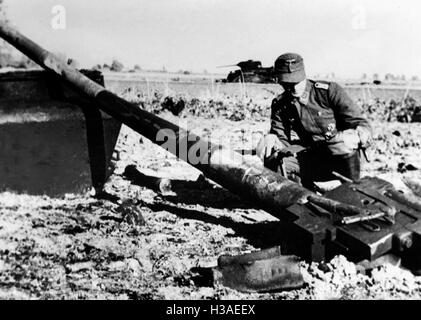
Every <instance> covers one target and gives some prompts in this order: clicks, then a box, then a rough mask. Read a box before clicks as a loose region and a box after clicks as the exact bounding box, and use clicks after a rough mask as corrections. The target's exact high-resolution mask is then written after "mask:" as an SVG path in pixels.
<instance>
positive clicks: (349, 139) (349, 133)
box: [342, 129, 360, 150]
mask: <svg viewBox="0 0 421 320" xmlns="http://www.w3.org/2000/svg"><path fill="white" fill-rule="evenodd" d="M342 141H343V142H344V144H345V147H346V148H348V149H349V150H356V149H358V146H359V144H360V136H359V135H358V131H357V130H355V129H347V130H344V131H342Z"/></svg>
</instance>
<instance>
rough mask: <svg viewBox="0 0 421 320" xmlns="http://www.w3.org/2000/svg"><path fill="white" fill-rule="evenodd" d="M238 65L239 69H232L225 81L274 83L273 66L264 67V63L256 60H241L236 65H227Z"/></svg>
mask: <svg viewBox="0 0 421 320" xmlns="http://www.w3.org/2000/svg"><path fill="white" fill-rule="evenodd" d="M234 66H235V67H238V68H239V69H238V70H235V71H231V72H230V73H229V74H228V76H227V79H226V80H225V81H224V82H252V83H274V82H275V78H274V77H273V73H272V67H262V63H261V62H260V61H256V60H247V61H241V62H239V63H237V64H236V65H231V66H227V67H234Z"/></svg>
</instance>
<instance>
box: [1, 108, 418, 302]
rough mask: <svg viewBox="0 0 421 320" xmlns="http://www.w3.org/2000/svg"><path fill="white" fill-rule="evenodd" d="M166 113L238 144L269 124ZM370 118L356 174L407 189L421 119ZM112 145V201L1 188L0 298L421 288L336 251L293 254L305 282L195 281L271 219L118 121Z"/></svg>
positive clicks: (397, 292)
mask: <svg viewBox="0 0 421 320" xmlns="http://www.w3.org/2000/svg"><path fill="white" fill-rule="evenodd" d="M163 116H164V117H165V118H167V119H168V120H170V121H173V122H175V123H179V124H180V125H182V126H184V127H187V128H188V129H190V130H192V131H193V132H195V133H196V134H199V135H201V136H209V135H210V137H211V138H212V139H215V140H216V141H221V140H220V139H228V141H229V143H230V144H231V146H232V147H234V148H236V149H242V148H243V149H250V147H251V146H252V145H253V143H255V141H256V139H258V137H259V135H260V134H262V133H263V132H266V131H267V129H268V126H269V123H268V121H260V122H256V121H251V120H249V119H248V120H242V121H235V122H233V121H229V120H221V119H203V118H197V117H187V118H184V119H182V120H181V121H179V119H178V118H177V117H175V116H173V115H170V114H169V113H166V114H164V115H163ZM374 129H375V142H376V145H375V147H374V148H372V149H371V150H370V151H369V156H370V157H371V159H372V160H373V161H372V162H370V163H365V164H364V175H371V176H378V177H380V178H383V179H386V180H388V181H391V182H392V183H394V184H395V185H396V186H397V187H398V188H400V189H404V190H405V185H404V184H403V183H402V180H401V178H402V177H405V176H409V177H412V178H415V179H418V181H421V170H420V165H421V162H420V159H421V146H420V144H421V126H420V124H419V123H380V122H375V123H374ZM253 133H254V134H253ZM223 141H226V140H223ZM117 151H118V155H117V156H116V159H117V160H116V162H115V164H116V170H115V173H114V174H113V175H112V176H111V178H110V180H109V182H108V183H107V185H106V190H107V192H109V193H110V194H112V195H114V196H116V197H118V198H119V199H120V200H119V201H115V200H116V199H114V200H113V199H111V200H113V201H111V200H97V199H94V198H92V197H90V195H89V194H85V195H71V194H69V195H66V196H65V197H63V198H59V199H52V198H49V197H46V196H29V195H17V194H13V193H10V192H5V193H1V194H0V210H1V214H0V298H1V299H183V300H184V299H389V298H391V299H419V298H421V277H415V276H414V275H412V274H411V273H410V272H408V271H404V270H402V269H399V268H397V267H391V266H387V267H381V268H378V269H375V270H374V271H373V272H372V274H371V276H367V275H363V274H361V273H358V272H357V269H356V266H355V265H354V264H353V263H350V262H348V261H347V260H346V258H344V257H342V256H338V257H335V258H334V259H333V260H332V261H331V262H330V263H328V264H327V265H324V267H323V268H319V265H318V264H317V263H312V264H311V265H308V264H306V263H304V262H302V263H301V267H302V272H303V274H304V278H305V281H306V283H307V285H306V287H305V288H303V289H300V290H293V291H288V292H278V293H270V294H269V293H266V294H245V293H240V292H237V291H235V290H232V289H228V288H225V287H222V286H219V285H216V286H210V285H209V284H207V283H205V282H203V283H201V282H200V281H198V279H197V275H196V274H195V273H194V272H193V271H192V270H191V269H192V268H194V267H210V266H215V265H216V262H217V258H218V256H220V255H221V254H224V253H228V254H238V253H244V252H248V251H251V250H255V249H260V248H267V247H270V246H274V245H277V244H278V241H279V236H280V235H279V227H278V224H277V219H276V218H274V217H273V216H271V215H269V214H268V213H266V212H265V211H263V210H259V209H256V208H255V207H254V205H253V203H247V202H245V201H243V200H241V199H239V198H238V197H237V196H235V195H233V194H232V193H230V192H229V191H227V190H225V189H223V188H221V187H219V186H218V185H215V184H213V183H210V182H208V181H205V180H203V179H201V178H199V177H200V172H198V171H197V170H196V169H194V168H192V167H190V166H189V165H187V164H186V163H183V162H181V161H179V160H177V159H176V158H175V157H174V156H172V155H170V154H168V153H166V152H165V151H163V150H162V149H160V148H159V147H156V146H154V145H153V144H152V143H151V142H150V141H148V140H146V139H144V138H142V137H141V136H140V135H138V134H137V133H135V132H133V131H132V130H130V129H128V128H126V127H123V129H122V132H121V135H120V138H119V141H118V145H117ZM249 157H253V156H249ZM254 160H256V161H258V160H257V159H254ZM402 163H403V164H402ZM410 164H411V165H412V166H413V167H415V168H412V167H411V166H408V165H410ZM128 165H134V166H136V169H137V170H139V172H142V173H143V174H146V175H150V176H155V177H162V178H168V179H171V180H172V188H173V193H172V194H168V195H162V194H160V193H159V192H157V191H156V190H153V189H151V188H147V187H144V186H141V185H137V184H136V183H134V182H132V181H129V180H128V179H126V178H125V177H124V175H123V172H124V170H125V168H126V167H127V166H128ZM398 169H399V170H398ZM411 169H412V170H411ZM198 178H199V179H198Z"/></svg>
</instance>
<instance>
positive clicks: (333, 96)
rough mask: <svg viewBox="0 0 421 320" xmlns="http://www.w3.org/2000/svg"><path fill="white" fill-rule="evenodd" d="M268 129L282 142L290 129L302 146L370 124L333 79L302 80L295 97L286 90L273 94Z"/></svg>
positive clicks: (288, 141) (288, 139) (289, 140)
mask: <svg viewBox="0 0 421 320" xmlns="http://www.w3.org/2000/svg"><path fill="white" fill-rule="evenodd" d="M271 109H272V110H271V129H270V133H273V134H276V135H277V136H278V138H279V139H280V140H281V142H283V143H284V144H285V145H286V146H289V145H290V144H291V143H292V137H293V136H292V135H291V131H294V132H296V134H297V135H298V138H299V140H300V142H299V143H300V144H301V145H303V146H306V147H309V146H312V145H313V144H314V143H320V142H325V143H326V145H327V146H329V145H330V143H329V140H330V139H331V138H333V137H334V136H335V135H336V133H337V132H338V131H343V130H346V129H355V128H356V127H357V126H359V127H362V128H365V129H366V130H368V131H369V132H370V133H371V127H370V124H369V123H368V121H367V119H366V118H365V117H364V116H363V115H362V111H361V110H360V108H358V107H357V105H356V104H354V102H353V101H352V100H351V98H350V97H349V96H348V95H347V94H346V92H345V91H344V89H343V88H342V87H340V86H339V85H338V84H337V83H335V82H327V81H317V82H316V81H313V80H306V87H305V90H304V93H303V94H302V96H301V97H300V98H299V99H297V98H295V97H292V96H291V95H290V94H288V93H287V92H284V93H282V94H281V95H280V96H278V97H277V98H275V99H274V100H273V102H272V107H271Z"/></svg>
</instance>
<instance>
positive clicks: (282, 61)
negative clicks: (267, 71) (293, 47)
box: [274, 52, 306, 83]
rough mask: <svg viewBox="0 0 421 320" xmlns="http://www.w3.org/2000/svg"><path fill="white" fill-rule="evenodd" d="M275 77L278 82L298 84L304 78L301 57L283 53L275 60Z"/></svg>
mask: <svg viewBox="0 0 421 320" xmlns="http://www.w3.org/2000/svg"><path fill="white" fill-rule="evenodd" d="M274 72H275V75H276V76H277V77H278V81H279V82H294V83H298V82H301V81H303V80H304V79H305V78H306V73H305V70H304V60H303V57H302V56H300V55H299V54H297V53H291V52H288V53H284V54H282V55H280V56H279V57H278V58H277V59H276V60H275V65H274Z"/></svg>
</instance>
